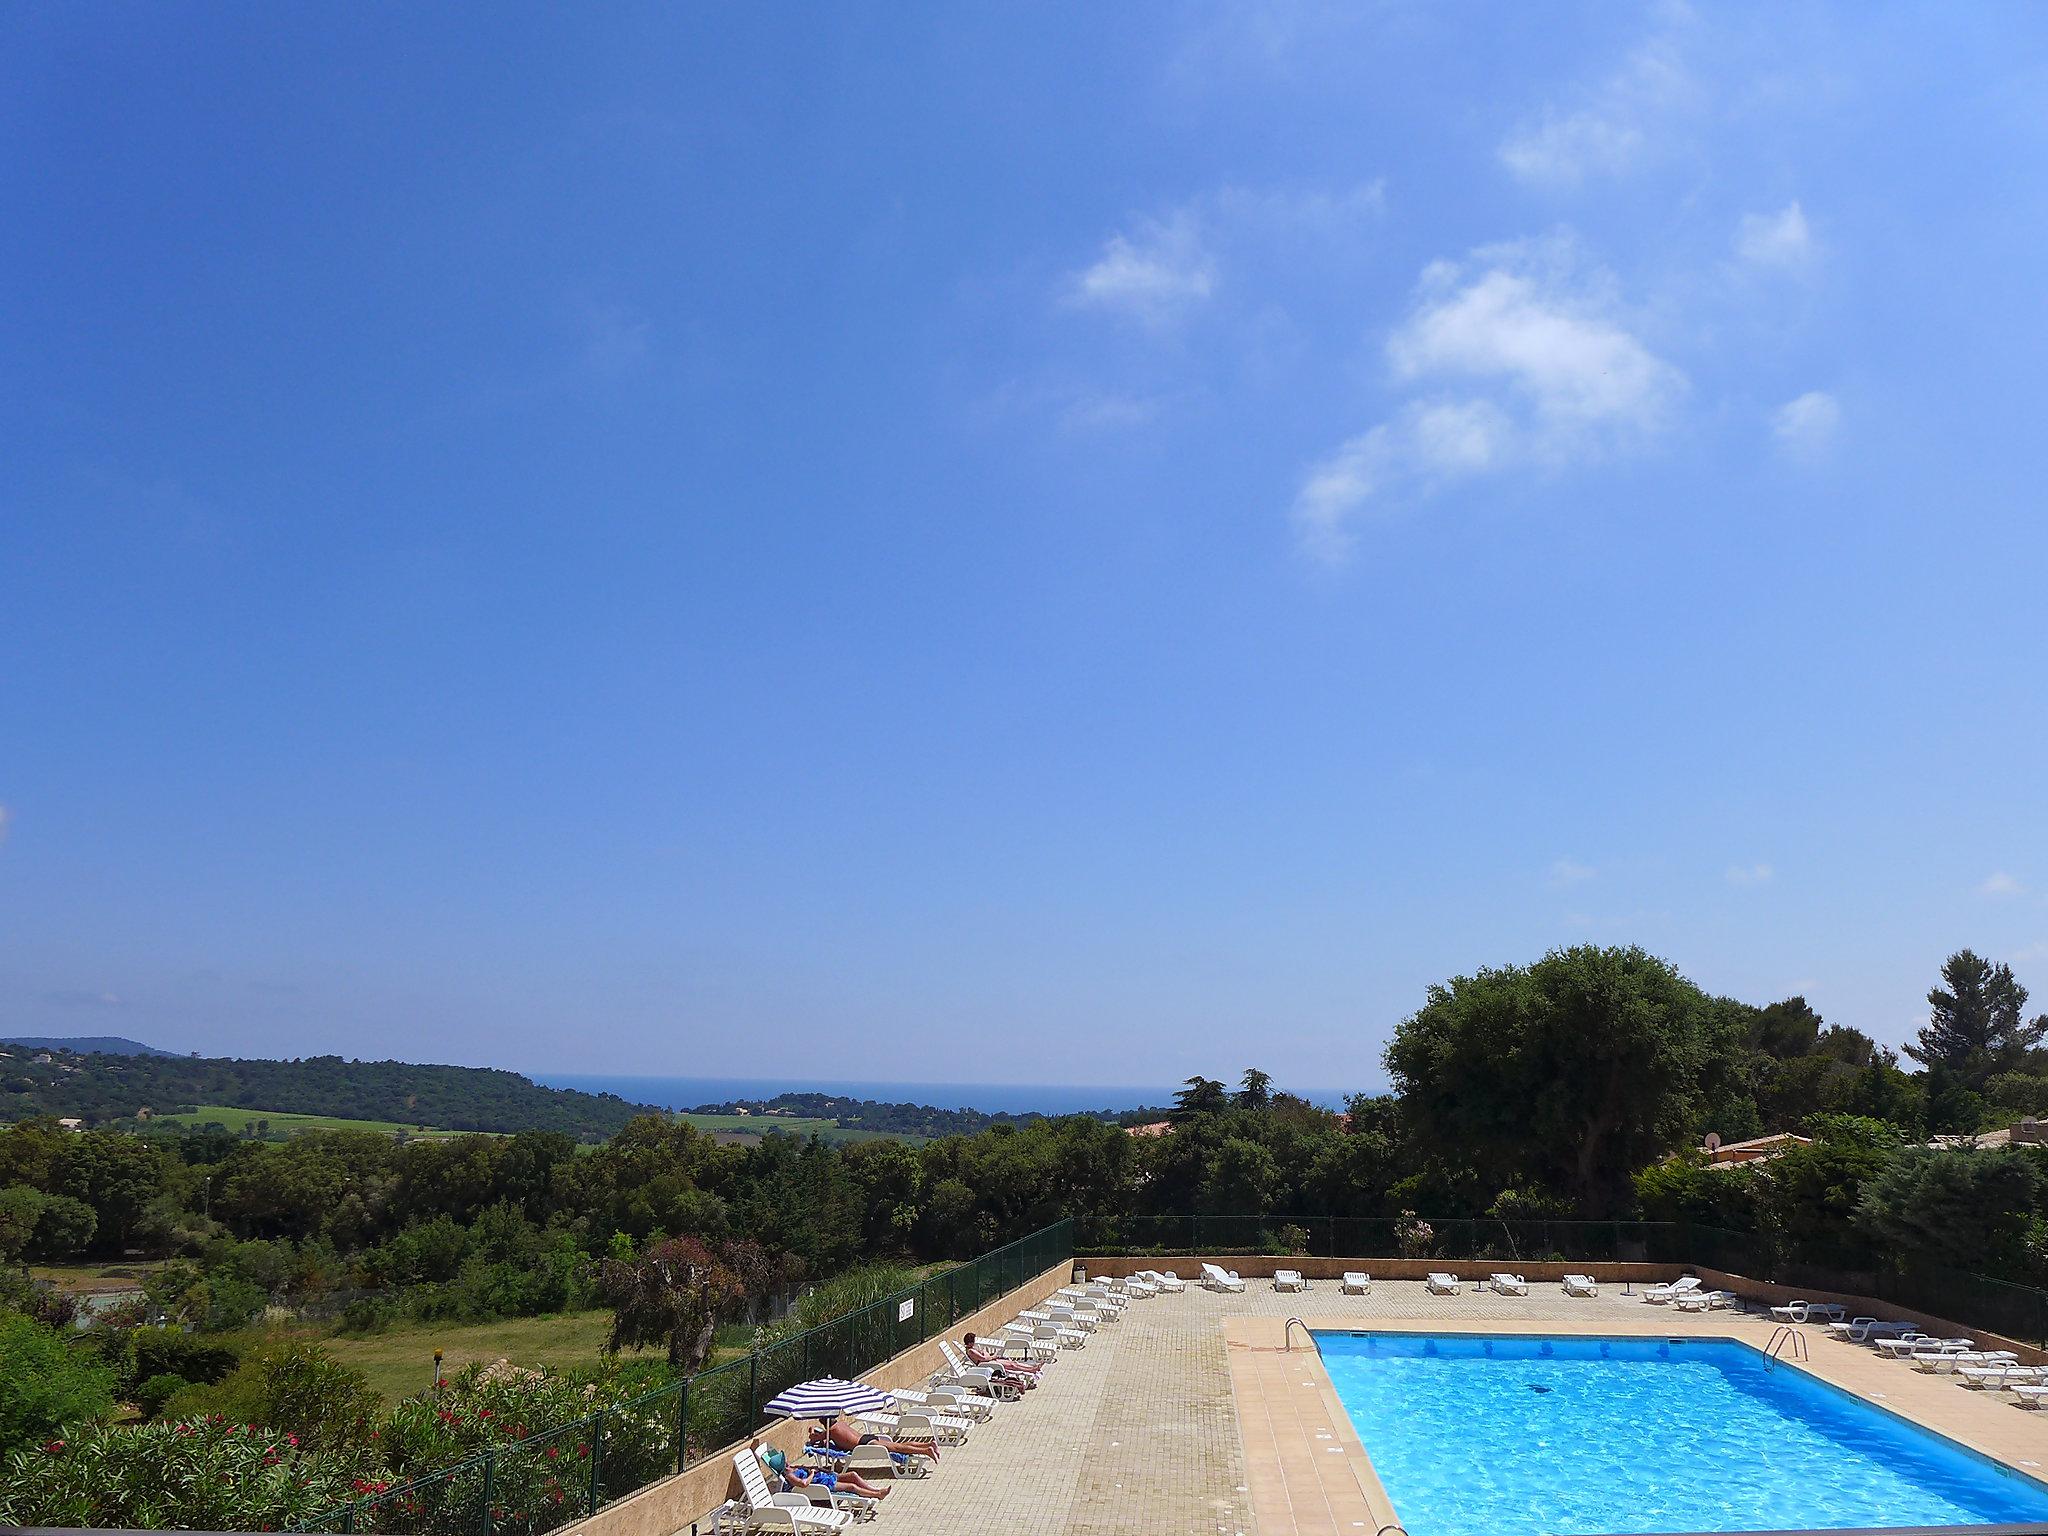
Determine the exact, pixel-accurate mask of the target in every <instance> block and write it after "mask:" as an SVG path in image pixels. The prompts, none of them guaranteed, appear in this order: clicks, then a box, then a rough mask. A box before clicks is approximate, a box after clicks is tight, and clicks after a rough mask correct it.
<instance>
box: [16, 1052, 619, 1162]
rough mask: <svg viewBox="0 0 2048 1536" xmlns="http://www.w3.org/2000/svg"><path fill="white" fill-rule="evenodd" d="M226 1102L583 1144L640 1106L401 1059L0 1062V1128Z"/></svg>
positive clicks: (61, 1056)
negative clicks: (34, 1119)
mask: <svg viewBox="0 0 2048 1536" xmlns="http://www.w3.org/2000/svg"><path fill="white" fill-rule="evenodd" d="M202 1104H223V1105H229V1106H232V1107H235V1108H239V1109H269V1110H288V1111H291V1112H293V1113H297V1114H307V1115H334V1116H338V1117H341V1118H344V1119H350V1120H388V1121H395V1122H397V1123H399V1124H403V1125H427V1126H435V1127H438V1128H440V1129H442V1130H450V1131H505V1132H509V1131H558V1132H561V1133H562V1134H563V1135H567V1136H573V1137H576V1138H578V1139H579V1140H585V1141H594V1140H598V1139H600V1138H602V1137H605V1136H609V1135H612V1134H613V1133H615V1132H616V1131H618V1130H619V1129H620V1128H621V1127H622V1126H624V1125H625V1123H626V1122H627V1121H628V1120H630V1119H632V1118H633V1116H634V1115H636V1114H645V1113H648V1107H647V1106H646V1105H644V1104H628V1103H627V1102H626V1101H625V1100H624V1099H621V1098H618V1097H616V1096H614V1095H612V1094H608V1093H605V1094H596V1093H582V1092H579V1091H577V1090H575V1089H568V1088H543V1087H541V1086H540V1085H539V1084H537V1083H535V1082H533V1081H531V1080H530V1079H528V1078H524V1077H521V1076H520V1075H519V1074H518V1073H516V1072H502V1071H499V1070H498V1069H496V1068H494V1067H444V1066H417V1065H414V1064H412V1063H410V1062H403V1061H347V1060H344V1059H343V1058H341V1057H339V1056H309V1057H306V1058H304V1059H303V1060H299V1061H240V1060H234V1059H229V1058H218V1057H186V1056H126V1055H123V1056H110V1055H98V1054H94V1055H83V1056H81V1055H76V1054H73V1053H69V1052H63V1053H52V1059H51V1060H50V1061H49V1062H47V1063H41V1062H38V1061H36V1060H35V1059H34V1058H33V1057H32V1056H30V1055H28V1054H26V1053H24V1052H20V1051H17V1052H16V1053H15V1054H14V1055H13V1056H12V1057H11V1058H10V1059H8V1060H5V1061H0V1120H25V1119H28V1118H30V1117H31V1116H34V1115H77V1116H80V1117H82V1118H83V1119H85V1120H86V1121H87V1122H88V1123H91V1124H104V1123H107V1122H109V1121H114V1120H126V1119H131V1118H133V1117H134V1116H135V1115H136V1114H137V1113H138V1112H139V1111H141V1110H143V1109H148V1110H150V1111H152V1112H153V1113H155V1114H159V1115H162V1114H169V1113H172V1112H174V1111H177V1110H183V1109H193V1108H196V1107H198V1106H199V1105H202Z"/></svg>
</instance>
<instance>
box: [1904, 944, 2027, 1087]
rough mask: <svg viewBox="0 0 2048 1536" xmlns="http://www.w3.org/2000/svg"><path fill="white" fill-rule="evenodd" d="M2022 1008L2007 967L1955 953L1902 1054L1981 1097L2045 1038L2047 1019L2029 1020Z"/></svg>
mask: <svg viewBox="0 0 2048 1536" xmlns="http://www.w3.org/2000/svg"><path fill="white" fill-rule="evenodd" d="M2026 1007H2027V989H2026V988H2025V987H2023V986H2021V985H2020V983H2019V979H2018V978H2017V977H2016V976H2014V975H2013V973H2012V967H2011V966H2009V965H2004V964H1998V965H1993V964H1992V963H1991V962H1990V961H1989V960H1986V959H1985V958H1984V957H1983V956H1982V955H1979V954H1977V953H1976V952H1975V951H1974V950H1968V949H1962V950H1957V951H1956V953H1954V954H1952V955H1950V956H1949V957H1948V959H1947V960H1946V961H1944V962H1943V964H1942V967H1941V985H1940V986H1938V987H1936V988H1934V989H1933V990H1932V991H1931V992H1929V993H1928V994H1927V1009H1928V1012H1927V1022H1926V1023H1925V1024H1923V1025H1922V1026H1921V1027H1920V1037H1919V1039H1918V1041H1917V1042H1916V1043H1914V1044H1912V1045H1909V1046H1907V1047H1906V1054H1907V1055H1908V1056H1911V1057H1912V1058H1913V1059H1914V1060H1915V1061H1917V1062H1919V1063H1921V1064H1922V1065H1923V1066H1925V1067H1927V1068H1929V1069H1930V1070H1931V1069H1933V1068H1936V1067H1942V1068H1946V1069H1947V1070H1948V1071H1950V1072H1952V1073H1954V1074H1955V1076H1956V1077H1957V1078H1958V1079H1959V1080H1960V1081H1961V1083H1962V1084H1963V1086H1964V1087H1966V1088H1968V1089H1970V1090H1971V1091H1972V1092H1981V1091H1982V1090H1983V1088H1984V1086H1985V1085H1986V1084H1987V1083H1988V1082H1989V1081H1990V1080H1991V1079H1992V1078H1993V1077H1995V1076H1997V1075H1998V1074H2000V1073H2002V1072H2015V1071H2018V1070H2020V1069H2021V1067H2022V1066H2023V1065H2024V1064H2025V1062H2026V1057H2027V1052H2028V1051H2030V1050H2032V1049H2033V1048H2034V1047H2035V1046H2037V1045H2039V1044H2040V1043H2041V1037H2042V1036H2043V1035H2048V1014H2037V1015H2036V1016H2035V1017H2034V1018H2032V1019H2028V1018H2027V1017H2026Z"/></svg>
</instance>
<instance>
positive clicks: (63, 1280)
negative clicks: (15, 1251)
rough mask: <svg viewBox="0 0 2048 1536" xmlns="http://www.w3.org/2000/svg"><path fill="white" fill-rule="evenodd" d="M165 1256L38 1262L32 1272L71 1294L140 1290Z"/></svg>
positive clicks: (38, 1278) (39, 1278)
mask: <svg viewBox="0 0 2048 1536" xmlns="http://www.w3.org/2000/svg"><path fill="white" fill-rule="evenodd" d="M163 1262H164V1261H163V1260H162V1259H127V1260H124V1261H122V1262H121V1263H118V1264H36V1265H31V1266H30V1268H29V1274H30V1275H31V1276H32V1277H33V1278H35V1279H37V1280H47V1281H49V1283H50V1284H51V1286H52V1287H53V1288H55V1289H57V1290H59V1291H63V1292H66V1293H67V1294H69V1295H72V1296H87V1295H95V1294H98V1293H100V1292H103V1291H133V1290H139V1289H140V1288H141V1286H142V1282H143V1279H144V1277H145V1276H147V1275H148V1274H149V1272H150V1271H151V1270H153V1269H157V1268H159V1267H161V1266H162V1264H163Z"/></svg>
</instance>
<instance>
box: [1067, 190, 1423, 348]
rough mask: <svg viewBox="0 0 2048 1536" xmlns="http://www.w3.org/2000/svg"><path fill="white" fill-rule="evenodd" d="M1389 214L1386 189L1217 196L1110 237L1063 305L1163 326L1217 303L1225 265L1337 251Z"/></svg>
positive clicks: (1075, 277) (1073, 278)
mask: <svg viewBox="0 0 2048 1536" xmlns="http://www.w3.org/2000/svg"><path fill="white" fill-rule="evenodd" d="M1385 212H1386V184H1385V183H1384V182H1382V181H1366V182H1359V183H1357V184H1355V185H1352V186H1348V187H1306V188H1303V187H1245V186H1235V185H1225V186H1220V187H1216V188H1213V189H1211V190H1209V191H1207V192H1204V193H1201V194H1200V195H1199V196H1196V197H1192V198H1190V199H1188V201H1186V202H1185V203H1182V204H1181V205H1180V206H1179V207H1177V208H1172V209H1169V210H1168V211H1166V212H1165V213H1162V214H1155V215H1150V216H1146V217H1142V218H1138V219H1135V220H1133V221H1132V222H1131V223H1130V225H1129V226H1128V227H1127V228H1125V229H1123V230H1120V231H1118V232H1117V233H1115V234H1113V235H1111V236H1110V237H1109V239H1108V240H1107V241H1105V242H1104V244H1103V247H1102V254H1101V255H1099V256H1098V257H1096V259H1095V260H1094V261H1093V262H1092V263H1090V264H1089V265H1088V266H1086V267H1083V268H1082V269H1081V270H1080V271H1078V272H1075V273H1073V274H1071V275H1070V276H1069V277H1068V278H1067V280H1066V282H1065V284H1064V285H1063V287H1062V290H1061V297H1062V299H1063V300H1064V301H1065V302H1066V303H1068V304H1070V305H1074V306H1077V307H1080V308H1084V309H1100V310H1106V311H1109V312H1111V313H1113V314H1120V315H1123V316H1125V317H1127V318H1131V319H1136V320H1139V321H1142V322H1144V323H1145V324H1147V325H1151V326H1165V325H1167V324H1170V323H1171V322H1173V321H1176V320H1179V319H1181V318H1183V317H1184V316H1185V315H1187V314H1188V313H1190V312H1191V311H1193V310H1194V309H1196V308H1198V307H1199V306H1201V305H1204V304H1206V303H1207V302H1208V301H1209V300H1211V299H1213V298H1215V297H1216V295H1217V293H1218V291H1219V290H1220V289H1221V287H1222V271H1223V268H1224V265H1225V263H1226V259H1229V260H1232V261H1234V262H1235V263H1237V264H1248V265H1253V266H1256V265H1257V264H1258V263H1259V262H1260V261H1262V260H1270V259H1271V257H1272V255H1273V253H1274V251H1275V250H1276V249H1277V250H1279V251H1280V252H1282V253H1284V255H1286V256H1288V257H1293V256H1295V255H1298V254H1299V252H1300V250H1301V248H1302V246H1303V244H1304V243H1313V244H1315V245H1317V246H1319V247H1323V248H1326V249H1327V248H1331V247H1337V248H1341V247H1342V244H1343V242H1345V241H1347V240H1350V239H1353V238H1355V237H1356V236H1357V235H1358V234H1359V233H1360V232H1362V231H1364V230H1366V229H1368V228H1371V227H1376V226H1377V225H1378V223H1379V221H1380V219H1381V217H1382V216H1383V215H1384V214H1385Z"/></svg>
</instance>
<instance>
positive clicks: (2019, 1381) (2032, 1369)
mask: <svg viewBox="0 0 2048 1536" xmlns="http://www.w3.org/2000/svg"><path fill="white" fill-rule="evenodd" d="M1956 1374H1957V1375H1958V1376H1960V1377H1962V1379H1963V1385H1964V1386H1966V1387H1974V1388H1976V1389H1977V1390H1978V1391H1980V1392H2003V1391H2010V1390H2011V1389H2012V1388H2014V1387H2038V1386H2042V1385H2044V1384H2048V1371H2044V1370H2043V1369H2042V1368H2041V1367H2040V1366H2038V1365H1966V1366H1964V1367H1963V1368H1962V1369H1961V1370H1959V1371H1957V1372H1956Z"/></svg>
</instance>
